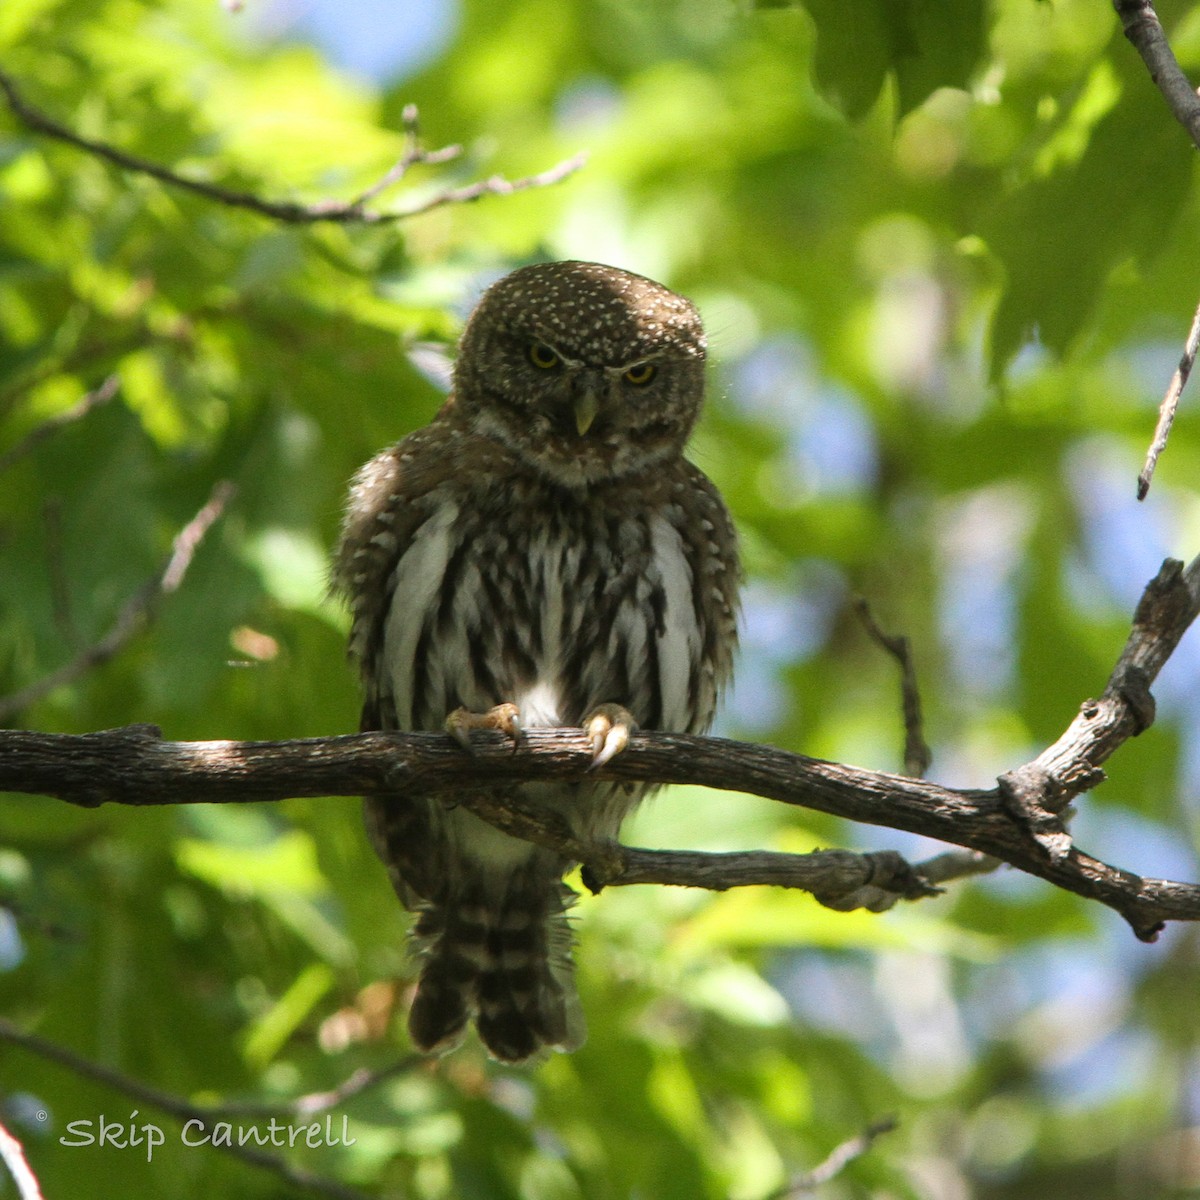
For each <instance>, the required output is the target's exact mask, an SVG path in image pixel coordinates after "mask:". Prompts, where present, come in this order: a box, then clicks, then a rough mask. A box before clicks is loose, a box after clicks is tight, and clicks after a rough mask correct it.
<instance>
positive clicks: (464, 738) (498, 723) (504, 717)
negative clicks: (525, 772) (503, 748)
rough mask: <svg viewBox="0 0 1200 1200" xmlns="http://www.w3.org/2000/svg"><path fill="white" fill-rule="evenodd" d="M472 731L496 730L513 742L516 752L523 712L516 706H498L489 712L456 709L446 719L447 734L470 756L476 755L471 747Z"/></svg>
mask: <svg viewBox="0 0 1200 1200" xmlns="http://www.w3.org/2000/svg"><path fill="white" fill-rule="evenodd" d="M472 729H494V730H496V731H497V732H499V733H502V734H504V736H505V737H506V738H508V739H509V740H510V741H511V742H512V744H513V749H514V750H515V749H516V747H517V743H518V742H519V741H520V740H521V710H520V709H519V708H518V707H517V706H516V705H515V704H497V705H496V707H495V708H489V709H488V710H487V712H472V711H471V710H470V709H469V708H456V709H455V710H454V711H453V712H452V713H451V714H450V715H449V716H448V717H447V718H446V732H447V733H448V734H449V735H450V736H451V737H452V738H453V739H454V740H455V741H456V742H457V743H458V744H459V745H460V746H461V747H462V748H463V749H464V750H466V751H467V753H468V754H474V753H475V751H474V750H473V749H472V747H471V730H472Z"/></svg>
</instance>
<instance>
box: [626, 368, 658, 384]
mask: <svg viewBox="0 0 1200 1200" xmlns="http://www.w3.org/2000/svg"><path fill="white" fill-rule="evenodd" d="M657 374H658V368H657V367H656V366H655V365H654V364H653V363H638V365H637V366H636V367H630V368H629V370H628V371H626V372H625V378H626V380H628V382H630V383H632V384H633V386H634V387H645V386H646V384H648V383H649V382H650V381H651V380H652V379H653V378H654V377H655V375H657Z"/></svg>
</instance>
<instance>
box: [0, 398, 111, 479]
mask: <svg viewBox="0 0 1200 1200" xmlns="http://www.w3.org/2000/svg"><path fill="white" fill-rule="evenodd" d="M120 386H121V380H120V378H119V377H118V376H116V375H110V376H109V377H108V378H107V379H105V380H104V382H103V383H101V384H100V386H99V387H95V388H93V389H92V390H91V391H90V392H88V393H86V394H85V395H84V396H82V397H81V398H80V399H79V400H78V401H76V403H74V404H73V405H71V407H70V408H68V409H67V410H66V411H65V412H61V413H56V414H55V415H54V416H52V417H49V418H47V419H46V420H45V421H43V422H42V423H41V424H40V425H36V426H34V428H33V429H31V430H30V431H29V432H28V433H27V434H26V435H25V437H24V438H22V439H21V441H19V442H18V443H17V444H16V445H15V446H12V447H10V448H9V449H8V450H6V451H4V453H3V454H0V474H2V473H3V472H5V471H7V470H8V469H9V468H10V467H12V466H13V465H14V464H16V463H18V462H20V460H21V459H23V458H24V457H25V456H26V455H27V454H32V453H33V451H34V450H36V449H37V448H38V446H40V445H41V444H42V443H43V442H44V441H45V440H46V439H47V438H49V437H52V436H53V435H54V434H56V433H58V431H59V430H60V429H63V428H65V427H66V426H68V425H73V424H74V423H75V422H76V421H82V420H83V418H84V417H86V416H87V415H88V413H90V412H92V411H93V410H94V409H97V408H100V407H102V406H103V405H105V404H107V403H108V402H109V401H110V400H111V399H112V398H113V397H114V396H115V395H116V394H117V389H118V388H119V387H120Z"/></svg>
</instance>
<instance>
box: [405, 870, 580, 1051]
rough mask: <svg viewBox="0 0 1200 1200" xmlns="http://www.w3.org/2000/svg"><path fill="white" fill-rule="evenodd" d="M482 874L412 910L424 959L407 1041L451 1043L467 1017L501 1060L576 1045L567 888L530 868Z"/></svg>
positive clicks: (429, 1047) (434, 1045) (441, 1046)
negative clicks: (482, 881)
mask: <svg viewBox="0 0 1200 1200" xmlns="http://www.w3.org/2000/svg"><path fill="white" fill-rule="evenodd" d="M486 882H487V883H489V884H490V885H491V886H487V887H484V886H476V887H473V888H472V889H471V890H470V891H469V892H466V893H463V894H459V895H455V896H453V897H447V898H446V900H445V902H443V903H440V904H435V905H429V906H427V907H424V908H422V910H421V912H420V915H419V916H418V918H417V924H416V928H415V931H414V933H415V937H416V940H417V945H418V946H419V948H420V950H421V952H422V954H423V956H424V965H423V967H422V970H421V976H420V979H419V981H418V983H417V994H416V998H415V999H414V1000H413V1005H412V1010H411V1011H410V1013H409V1017H408V1030H409V1035H410V1036H411V1038H412V1040H413V1044H414V1045H415V1046H417V1048H418V1049H420V1050H423V1051H426V1052H430V1051H443V1050H448V1049H451V1048H452V1047H453V1046H455V1045H456V1044H457V1043H458V1042H459V1040H460V1039H461V1038H462V1035H463V1033H464V1032H465V1030H466V1025H467V1022H468V1020H470V1019H471V1018H474V1020H475V1027H476V1029H477V1030H478V1032H479V1037H480V1039H481V1040H482V1042H483V1044H484V1045H485V1046H486V1047H487V1048H488V1051H489V1052H490V1053H491V1054H492V1055H493V1057H495V1058H498V1059H500V1060H501V1061H502V1062H511V1063H517V1062H524V1061H525V1060H526V1059H529V1058H532V1057H534V1056H535V1055H536V1054H538V1052H539V1051H541V1050H543V1049H556V1050H574V1049H576V1047H578V1046H579V1045H581V1044H582V1042H583V1040H584V1037H585V1035H586V1030H585V1025H584V1019H583V1009H582V1007H581V1005H580V1003H579V995H578V993H577V992H576V990H575V980H574V966H573V964H572V961H571V930H570V925H569V924H568V920H567V915H566V911H565V910H566V908H567V907H568V905H569V904H570V903H571V901H572V900H573V899H574V893H573V892H571V890H570V889H569V888H567V887H566V886H565V885H563V884H561V883H558V882H557V881H555V882H554V883H550V882H549V881H547V879H546V878H545V877H544V876H541V875H540V874H539V875H538V876H537V877H535V878H530V877H529V876H528V875H526V874H525V873H524V872H518V873H516V874H514V875H511V876H509V877H508V878H506V879H505V880H503V881H499V880H497V879H496V878H495V877H493V878H492V879H491V880H488V881H486ZM497 885H499V886H497Z"/></svg>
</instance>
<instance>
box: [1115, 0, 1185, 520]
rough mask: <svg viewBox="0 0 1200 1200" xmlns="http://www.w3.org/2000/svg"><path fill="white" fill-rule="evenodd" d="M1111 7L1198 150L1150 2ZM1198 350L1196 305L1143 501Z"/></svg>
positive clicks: (1150, 455) (1141, 478) (1141, 480)
mask: <svg viewBox="0 0 1200 1200" xmlns="http://www.w3.org/2000/svg"><path fill="white" fill-rule="evenodd" d="M1113 7H1114V8H1115V9H1116V11H1117V16H1119V17H1120V18H1121V25H1122V28H1123V29H1124V31H1125V36H1126V37H1127V38H1128V39H1129V41H1130V42H1131V43H1132V44H1133V46H1134V48H1135V49H1136V50H1137V52H1138V53H1139V54H1140V55H1141V56H1142V61H1143V62H1144V63H1145V64H1146V68H1147V70H1148V71H1149V72H1150V78H1151V79H1152V80H1153V81H1154V85H1155V86H1156V87H1157V88H1158V90H1159V91H1160V92H1162V94H1163V98H1164V99H1165V100H1166V102H1167V104H1168V106H1169V107H1170V109H1171V112H1172V113H1173V114H1174V115H1175V119H1176V120H1177V121H1179V123H1180V124H1181V125H1182V126H1183V127H1184V129H1186V130H1187V131H1188V135H1189V136H1190V137H1191V139H1192V142H1193V143H1194V144H1195V145H1196V146H1197V147H1200V98H1198V97H1197V95H1196V89H1195V88H1194V87H1193V86H1192V83H1191V81H1190V80H1189V79H1188V77H1187V76H1186V75H1185V74H1184V73H1183V70H1182V68H1181V67H1180V66H1179V62H1178V60H1177V59H1176V57H1175V54H1174V52H1173V51H1172V50H1171V44H1170V42H1168V41H1167V35H1166V34H1165V33H1164V32H1163V27H1162V23H1161V22H1160V21H1159V19H1158V14H1157V13H1156V12H1155V11H1154V5H1153V3H1152V2H1151V0H1113ZM1197 349H1200V307H1197V309H1196V313H1195V315H1194V316H1193V317H1192V327H1191V329H1190V330H1189V331H1188V336H1187V341H1186V342H1185V343H1184V348H1183V355H1182V356H1181V357H1180V359H1179V366H1178V367H1177V368H1176V370H1175V374H1174V375H1173V376H1172V377H1171V382H1170V383H1169V384H1168V385H1167V391H1166V394H1165V395H1164V396H1163V401H1162V404H1161V405H1160V406H1159V410H1158V422H1157V423H1156V425H1155V427H1154V437H1153V439H1152V440H1151V442H1150V448H1149V450H1147V452H1146V461H1145V463H1144V464H1143V465H1142V469H1141V472H1140V473H1139V475H1138V482H1137V498H1138V499H1139V500H1144V499H1145V498H1146V495H1147V493H1148V492H1149V491H1150V481H1151V480H1152V479H1153V478H1154V469H1155V467H1156V466H1157V465H1158V456H1159V455H1160V454H1161V453H1162V452H1163V450H1165V449H1166V446H1167V438H1168V437H1169V436H1170V433H1171V425H1172V423H1173V422H1174V420H1175V411H1176V409H1177V408H1178V407H1179V398H1180V396H1181V395H1182V393H1183V389H1184V386H1185V385H1186V384H1187V380H1188V375H1190V374H1191V370H1192V364H1193V363H1194V362H1195V361H1196V352H1197Z"/></svg>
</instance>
